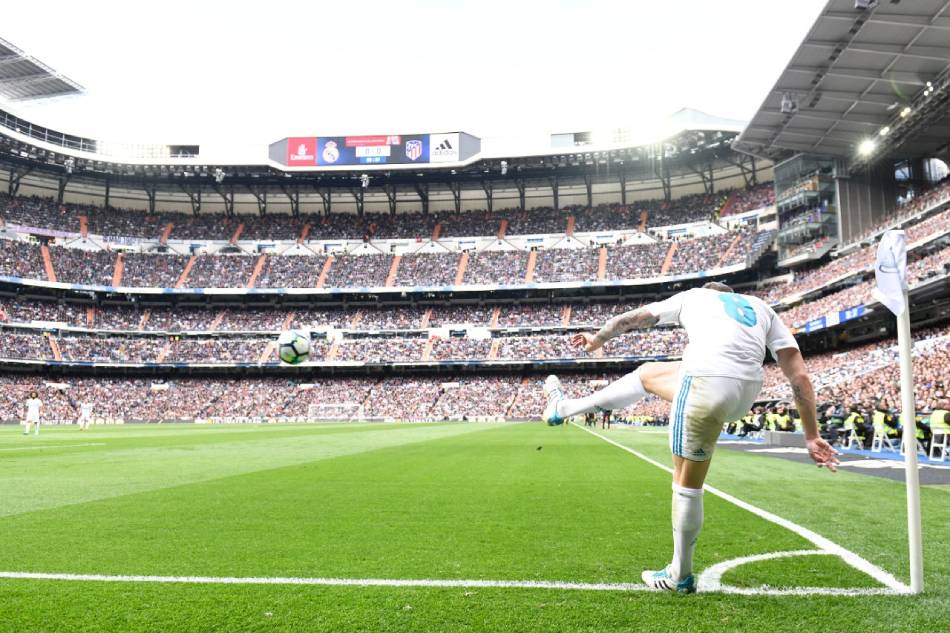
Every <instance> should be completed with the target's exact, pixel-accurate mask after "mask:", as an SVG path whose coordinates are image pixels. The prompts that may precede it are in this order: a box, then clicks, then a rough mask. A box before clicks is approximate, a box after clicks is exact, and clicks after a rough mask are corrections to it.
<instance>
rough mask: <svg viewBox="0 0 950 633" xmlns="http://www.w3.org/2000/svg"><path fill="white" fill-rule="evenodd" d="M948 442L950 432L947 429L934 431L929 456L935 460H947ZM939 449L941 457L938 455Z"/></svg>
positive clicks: (949, 440)
mask: <svg viewBox="0 0 950 633" xmlns="http://www.w3.org/2000/svg"><path fill="white" fill-rule="evenodd" d="M938 439H939V441H938ZM948 442H950V434H948V433H947V432H946V431H934V434H933V437H931V438H930V455H929V457H930V459H931V460H932V461H935V462H943V461H946V459H947V446H948ZM938 449H939V451H940V457H939V458H938V457H937V456H936V453H937V451H938Z"/></svg>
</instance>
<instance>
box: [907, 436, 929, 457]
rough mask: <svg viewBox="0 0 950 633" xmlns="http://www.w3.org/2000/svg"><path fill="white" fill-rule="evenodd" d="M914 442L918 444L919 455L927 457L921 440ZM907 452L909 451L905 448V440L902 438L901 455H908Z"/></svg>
mask: <svg viewBox="0 0 950 633" xmlns="http://www.w3.org/2000/svg"><path fill="white" fill-rule="evenodd" d="M914 441H915V442H916V443H917V454H918V455H922V456H924V457H927V451H925V450H924V445H923V444H921V443H920V440H918V439H916V438H915V439H914ZM906 450H907V449H906V447H905V446H904V439H903V438H901V455H906V454H907V453H906Z"/></svg>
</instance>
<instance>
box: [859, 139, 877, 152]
mask: <svg viewBox="0 0 950 633" xmlns="http://www.w3.org/2000/svg"><path fill="white" fill-rule="evenodd" d="M876 149H877V142H876V141H875V140H874V139H871V138H866V139H864V140H863V141H861V143H860V144H859V145H858V154H860V155H861V156H869V155H870V154H871V153H873V152H874V150H876Z"/></svg>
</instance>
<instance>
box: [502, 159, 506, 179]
mask: <svg viewBox="0 0 950 633" xmlns="http://www.w3.org/2000/svg"><path fill="white" fill-rule="evenodd" d="M507 174H508V161H506V160H503V161H501V175H502V176H505V175H507Z"/></svg>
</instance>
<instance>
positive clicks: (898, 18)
mask: <svg viewBox="0 0 950 633" xmlns="http://www.w3.org/2000/svg"><path fill="white" fill-rule="evenodd" d="M821 17H823V18H829V19H832V20H847V21H849V22H854V21H855V20H856V19H857V17H858V16H857V15H855V14H854V13H850V12H848V11H825V12H824V13H822V14H821ZM864 22H865V24H885V25H890V26H926V27H929V28H933V29H946V30H948V31H950V18H936V17H935V18H930V17H927V16H926V15H898V14H894V13H880V12H878V11H874V12H872V13H871V14H870V15H868V16H867V19H866V20H865V21H864Z"/></svg>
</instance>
